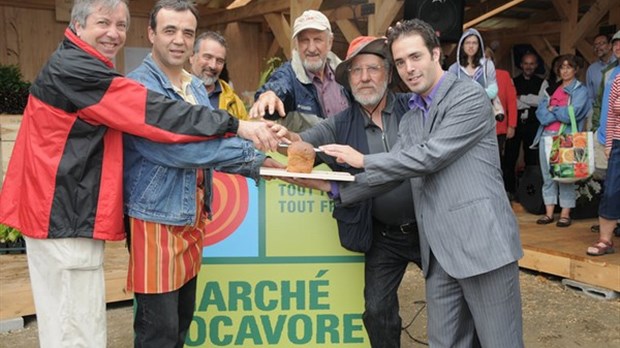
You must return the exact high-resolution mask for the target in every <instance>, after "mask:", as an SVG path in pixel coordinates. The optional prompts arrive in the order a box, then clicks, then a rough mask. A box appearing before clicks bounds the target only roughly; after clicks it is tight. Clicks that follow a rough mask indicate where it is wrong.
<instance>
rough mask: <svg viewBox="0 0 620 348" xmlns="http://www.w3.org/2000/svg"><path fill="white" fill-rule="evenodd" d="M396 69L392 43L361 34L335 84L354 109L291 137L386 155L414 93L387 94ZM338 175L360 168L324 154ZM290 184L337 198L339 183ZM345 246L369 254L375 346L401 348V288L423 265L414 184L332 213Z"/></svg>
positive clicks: (369, 316) (368, 322) (367, 297)
mask: <svg viewBox="0 0 620 348" xmlns="http://www.w3.org/2000/svg"><path fill="white" fill-rule="evenodd" d="M391 68H392V64H391V63H390V58H389V54H388V49H387V44H386V39H385V38H384V37H383V38H378V37H372V36H360V37H358V38H356V39H354V40H353V41H351V44H350V46H349V50H348V52H347V58H346V59H345V60H344V61H343V62H342V63H340V65H338V68H337V69H336V81H338V82H339V83H340V84H341V85H342V86H344V87H345V88H346V89H347V90H349V91H350V92H351V94H352V96H353V99H352V101H351V107H349V108H347V109H346V110H345V111H343V112H341V113H340V114H338V115H336V116H334V117H329V118H327V119H325V120H323V121H322V122H320V123H318V124H317V125H315V126H314V127H312V128H311V129H308V130H306V131H304V132H302V133H300V134H299V135H297V134H296V133H290V134H289V136H288V137H289V138H290V140H293V141H297V140H304V141H306V142H309V143H311V144H312V145H314V146H321V145H325V144H331V143H340V144H347V145H350V146H352V147H353V148H355V149H358V150H359V151H361V152H363V153H367V154H371V153H382V152H387V151H389V150H390V148H391V147H392V146H393V145H394V144H395V143H396V140H397V139H398V125H399V123H400V122H401V119H402V117H403V115H404V114H405V113H406V112H407V111H408V110H409V105H408V101H409V98H410V97H411V94H395V93H393V92H391V91H390V90H389V89H388V84H389V83H390V82H391V78H392V69H391ZM321 159H322V160H325V162H326V163H327V164H328V165H329V166H330V168H331V169H332V170H334V171H347V172H349V173H351V174H356V173H358V172H360V170H358V169H356V168H353V167H351V166H343V165H342V164H340V163H336V162H335V161H333V159H332V158H331V157H329V156H324V157H321ZM290 182H292V183H295V184H298V185H302V186H306V187H310V188H314V189H319V190H321V191H324V192H328V195H329V196H330V197H331V198H332V199H334V200H336V201H338V196H339V189H340V188H339V187H340V186H339V185H338V183H336V182H327V181H323V180H291V181H290ZM394 207H399V209H394ZM333 216H334V218H335V219H336V221H337V222H338V234H339V236H340V243H341V244H342V246H343V247H345V248H347V249H349V250H352V251H357V252H364V254H365V257H366V260H365V264H364V303H365V304H364V314H363V320H364V327H365V328H366V332H367V333H368V338H369V340H370V345H371V346H372V347H375V348H377V347H394V348H395V347H400V336H401V332H402V329H401V328H402V319H401V317H400V315H399V313H398V308H399V302H398V288H399V285H400V283H401V281H402V279H403V276H404V274H405V271H406V269H407V265H408V264H409V263H410V262H413V263H415V264H416V265H418V267H421V266H420V244H419V237H418V227H417V223H416V220H415V215H414V213H413V196H412V193H411V185H410V182H409V180H404V181H401V182H399V183H396V184H395V185H394V186H393V187H390V188H389V189H388V190H386V191H385V192H382V193H380V194H377V195H376V196H375V197H372V198H369V199H365V200H362V201H361V202H359V204H356V205H353V206H351V207H344V206H342V205H340V204H336V206H335V208H334V213H333Z"/></svg>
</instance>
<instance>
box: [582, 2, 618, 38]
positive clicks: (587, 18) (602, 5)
mask: <svg viewBox="0 0 620 348" xmlns="http://www.w3.org/2000/svg"><path fill="white" fill-rule="evenodd" d="M617 1H618V0H597V1H596V2H595V3H594V4H592V6H590V9H589V10H588V12H586V13H585V14H584V15H583V16H582V17H581V19H580V20H579V23H577V26H576V27H575V28H574V30H573V42H577V40H580V39H583V38H584V37H585V33H587V32H588V30H590V29H591V28H594V27H596V26H597V24H598V22H599V21H600V20H601V18H603V16H605V14H606V13H607V12H609V10H610V9H611V8H612V6H614V5H612V2H614V3H615V6H618V5H617ZM609 23H613V22H611V21H610V22H609ZM617 23H618V22H616V24H617Z"/></svg>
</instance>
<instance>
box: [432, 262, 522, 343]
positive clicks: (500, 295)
mask: <svg viewBox="0 0 620 348" xmlns="http://www.w3.org/2000/svg"><path fill="white" fill-rule="evenodd" d="M426 301H427V306H428V338H429V345H430V347H451V348H452V347H468V348H469V347H472V346H475V345H477V342H475V340H474V329H475V332H476V333H477V335H478V338H479V340H480V345H481V346H482V347H502V348H509V347H515V348H521V347H523V322H522V315H521V291H520V288H519V266H518V264H517V262H516V261H515V262H512V263H510V264H507V265H505V266H503V267H500V268H498V269H496V270H493V271H490V272H487V273H483V274H480V275H477V276H473V277H469V278H464V279H455V278H453V277H451V276H450V275H448V274H447V273H446V271H445V270H444V269H443V268H442V267H441V265H440V264H439V262H437V259H435V256H434V255H433V254H432V253H431V258H430V263H429V272H428V275H427V279H426Z"/></svg>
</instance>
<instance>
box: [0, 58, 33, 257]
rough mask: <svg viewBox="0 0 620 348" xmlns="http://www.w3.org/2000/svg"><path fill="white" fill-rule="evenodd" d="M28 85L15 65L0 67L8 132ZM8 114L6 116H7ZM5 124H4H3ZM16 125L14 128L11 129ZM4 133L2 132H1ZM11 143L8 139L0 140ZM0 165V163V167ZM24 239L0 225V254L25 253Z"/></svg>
mask: <svg viewBox="0 0 620 348" xmlns="http://www.w3.org/2000/svg"><path fill="white" fill-rule="evenodd" d="M29 88H30V83H28V82H26V81H24V80H23V77H22V74H21V71H20V70H19V67H18V66H17V65H0V114H1V115H0V117H2V119H0V123H3V128H6V129H8V130H9V135H11V136H12V134H10V131H11V130H13V128H15V130H16V128H17V127H18V126H19V121H20V120H21V118H20V117H17V116H14V115H21V114H23V112H24V108H25V107H26V103H27V102H28V93H29ZM7 114H8V115H7ZM4 123H6V124H4ZM14 124H17V126H16V127H13V126H14ZM3 131H4V130H3ZM0 140H2V141H11V139H10V137H9V139H0ZM9 155H10V154H8V153H7V154H5V153H1V152H0V160H2V161H7V160H8V158H9ZM1 165H2V163H0V166H1ZM2 175H3V173H2V170H1V168H0V187H1V185H2ZM25 250H26V248H25V244H24V239H23V237H22V234H21V232H20V231H18V230H16V229H14V228H12V227H9V226H5V225H2V224H0V254H5V253H23V252H25Z"/></svg>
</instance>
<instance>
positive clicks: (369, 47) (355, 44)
mask: <svg viewBox="0 0 620 348" xmlns="http://www.w3.org/2000/svg"><path fill="white" fill-rule="evenodd" d="M385 41H386V38H385V37H376V36H358V37H356V38H355V39H353V41H351V44H349V49H348V50H347V57H346V58H345V60H343V61H342V62H340V64H338V67H336V82H338V83H339V84H341V85H342V86H344V87H345V88H347V89H348V90H350V89H351V87H350V86H349V77H348V75H347V70H348V69H349V65H350V64H351V61H352V60H353V58H355V57H356V56H357V55H358V54H362V53H371V54H375V55H377V56H380V57H381V58H387V57H388V48H387V43H386V42H385Z"/></svg>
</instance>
